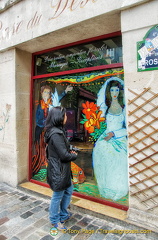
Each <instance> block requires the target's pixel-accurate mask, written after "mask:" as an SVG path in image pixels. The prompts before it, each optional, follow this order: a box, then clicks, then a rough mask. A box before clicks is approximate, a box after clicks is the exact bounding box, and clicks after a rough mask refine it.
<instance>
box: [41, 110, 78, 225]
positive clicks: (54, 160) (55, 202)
mask: <svg viewBox="0 0 158 240" xmlns="http://www.w3.org/2000/svg"><path fill="white" fill-rule="evenodd" d="M66 121H67V116H66V109H65V108H63V107H54V108H51V109H50V111H49V113H48V117H47V119H46V127H45V129H46V132H45V142H46V143H47V144H48V148H47V158H48V168H47V182H48V184H49V185H50V187H51V189H52V190H53V191H54V193H53V196H52V198H51V203H50V208H49V217H50V222H51V223H52V225H53V226H54V227H55V228H57V229H59V230H62V229H66V228H65V227H64V225H63V223H64V221H66V220H68V219H69V218H70V213H69V212H68V210H67V208H68V206H69V204H70V200H71V196H72V192H73V185H72V180H71V161H74V160H75V159H76V158H77V153H76V152H74V151H70V145H69V142H68V140H67V138H66V136H65V132H64V124H65V123H66Z"/></svg>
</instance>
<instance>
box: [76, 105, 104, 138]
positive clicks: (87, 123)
mask: <svg viewBox="0 0 158 240" xmlns="http://www.w3.org/2000/svg"><path fill="white" fill-rule="evenodd" d="M82 107H83V109H82V112H83V113H84V114H82V116H83V119H82V121H81V122H80V123H82V124H84V128H85V129H86V130H87V131H88V133H89V134H90V135H91V139H90V140H91V141H92V142H95V141H96V140H97V139H98V138H99V136H100V135H101V134H102V132H103V131H104V130H105V128H106V123H105V118H104V117H101V114H102V111H101V110H100V109H99V107H98V106H97V105H96V104H95V103H94V102H89V101H87V102H86V103H82Z"/></svg>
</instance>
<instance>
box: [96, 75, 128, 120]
mask: <svg viewBox="0 0 158 240" xmlns="http://www.w3.org/2000/svg"><path fill="white" fill-rule="evenodd" d="M111 81H118V82H120V84H121V85H122V86H124V81H123V80H122V79H120V78H118V77H111V78H109V79H108V80H107V81H106V82H105V83H104V84H103V86H102V87H101V89H100V90H99V92H98V95H97V105H98V106H100V110H101V111H102V114H101V116H105V113H106V110H107V108H108V107H107V105H106V104H105V99H106V96H105V94H106V87H107V85H108V83H109V82H111Z"/></svg>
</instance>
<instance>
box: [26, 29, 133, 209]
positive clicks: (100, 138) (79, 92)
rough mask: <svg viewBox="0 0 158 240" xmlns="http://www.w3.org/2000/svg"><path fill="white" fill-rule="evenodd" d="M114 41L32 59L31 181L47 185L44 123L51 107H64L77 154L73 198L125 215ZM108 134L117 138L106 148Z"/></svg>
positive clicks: (123, 138)
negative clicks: (111, 207) (110, 207)
mask: <svg viewBox="0 0 158 240" xmlns="http://www.w3.org/2000/svg"><path fill="white" fill-rule="evenodd" d="M111 35H112V37H111ZM111 35H110V34H108V35H105V36H101V37H98V38H95V39H90V40H89V39H88V40H85V41H82V42H80V44H77V43H75V44H73V45H72V46H71V45H69V46H68V47H67V46H61V47H59V48H58V49H55V50H54V49H49V50H45V51H42V52H37V53H35V54H33V73H34V74H33V77H32V81H33V106H32V109H33V112H31V113H32V114H31V115H32V122H31V126H32V138H33V141H32V142H33V146H32V159H31V166H30V168H31V176H32V177H31V181H33V182H34V180H35V181H38V183H39V184H45V183H46V181H47V179H46V172H47V159H46V156H45V143H44V126H45V120H46V117H47V115H48V111H49V109H50V108H51V107H56V106H60V105H61V106H63V107H65V108H66V110H67V116H68V121H67V124H66V126H65V130H66V134H67V138H68V139H69V141H70V143H71V144H72V145H73V146H75V147H77V148H78V149H79V153H78V159H77V161H75V162H73V163H71V169H72V174H73V183H74V192H75V193H74V194H75V195H78V196H81V197H84V198H88V199H91V200H93V201H97V202H101V203H103V204H110V202H111V205H115V204H114V203H116V205H117V206H118V205H119V204H120V208H124V209H127V208H128V191H129V189H128V160H127V131H126V125H125V123H126V113H125V105H126V103H125V97H124V75H123V73H124V72H123V63H122V37H121V33H120V32H116V33H113V34H111ZM106 89H108V90H106ZM110 89H111V90H110ZM112 91H114V93H113V96H112ZM117 91H119V93H117ZM110 93H111V94H110ZM106 116H107V120H106ZM118 121H119V123H118ZM117 124H118V126H117ZM107 125H108V126H107ZM107 127H108V129H109V130H106V129H107ZM109 131H113V132H114V133H115V137H114V138H111V140H110V141H109V142H107V140H105V139H104V138H105V137H106V134H107V135H108V133H109ZM100 143H101V145H100ZM99 154H100V155H99ZM106 155H107V156H108V160H107V161H104V157H105V156H106ZM105 159H106V158H105ZM101 170H102V171H101ZM117 175H118V178H117V179H116V176H117ZM114 178H115V180H114ZM106 183H107V184H106ZM107 192H108V194H107Z"/></svg>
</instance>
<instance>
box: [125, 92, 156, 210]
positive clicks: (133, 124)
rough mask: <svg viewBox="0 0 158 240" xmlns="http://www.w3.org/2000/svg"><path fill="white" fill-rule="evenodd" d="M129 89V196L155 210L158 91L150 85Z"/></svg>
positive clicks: (145, 208)
mask: <svg viewBox="0 0 158 240" xmlns="http://www.w3.org/2000/svg"><path fill="white" fill-rule="evenodd" d="M128 91H129V102H128V107H129V112H128V116H129V124H128V132H129V169H130V171H129V172H130V173H129V177H130V195H131V198H135V199H136V202H137V203H138V205H139V206H137V207H138V208H141V209H144V210H146V211H155V210H156V211H157V210H158V141H157V140H158V131H157V127H158V121H157V116H158V104H157V103H158V94H156V93H154V92H153V91H151V89H150V88H146V89H144V91H143V92H140V91H139V90H137V89H136V90H135V89H134V90H131V89H129V90H128ZM133 200H134V199H133ZM132 202H133V201H132Z"/></svg>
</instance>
